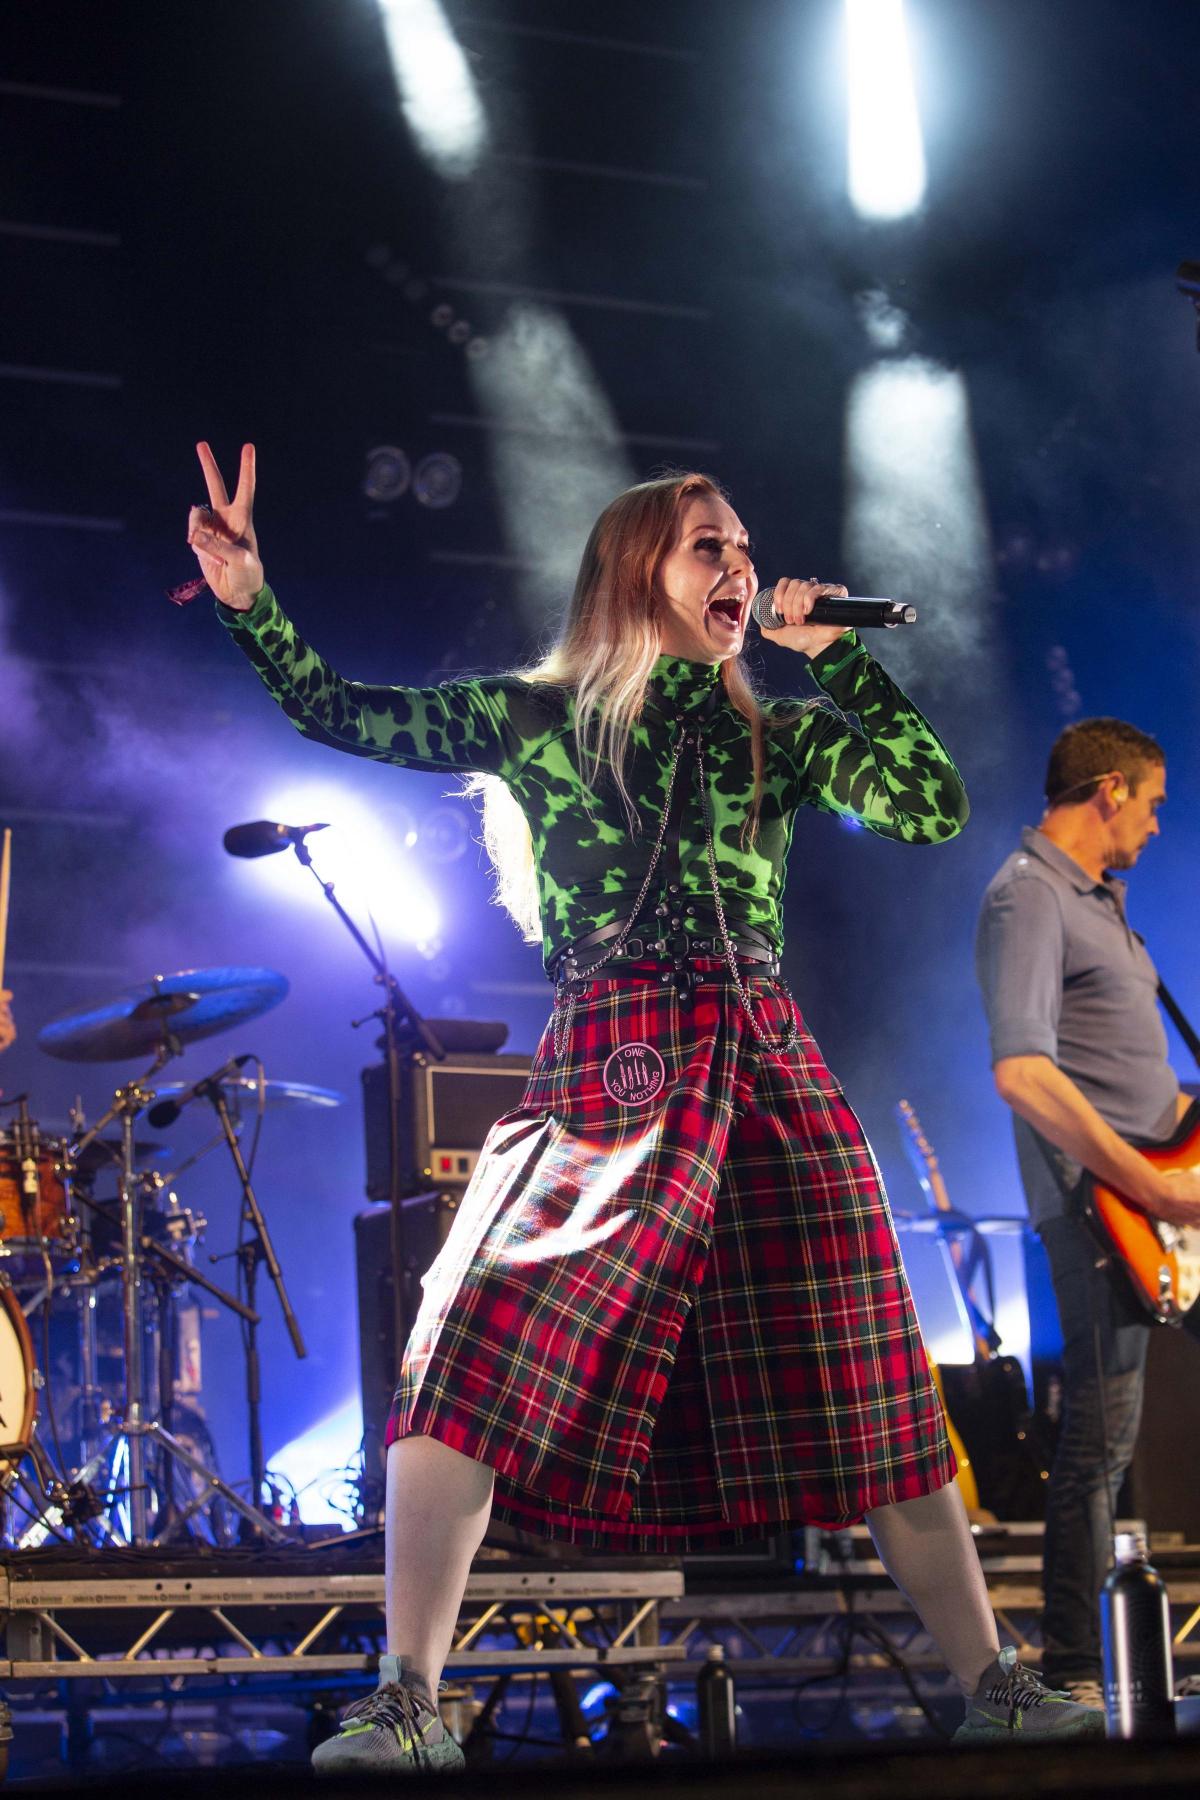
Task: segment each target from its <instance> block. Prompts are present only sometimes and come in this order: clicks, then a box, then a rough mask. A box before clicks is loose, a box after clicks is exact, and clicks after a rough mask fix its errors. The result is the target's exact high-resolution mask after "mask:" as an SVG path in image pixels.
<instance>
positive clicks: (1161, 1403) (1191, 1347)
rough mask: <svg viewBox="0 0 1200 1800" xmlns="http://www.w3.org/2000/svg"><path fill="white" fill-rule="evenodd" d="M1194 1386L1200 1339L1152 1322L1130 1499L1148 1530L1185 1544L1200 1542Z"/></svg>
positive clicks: (1199, 1442) (1199, 1380) (1199, 1379)
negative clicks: (1144, 1397)
mask: <svg viewBox="0 0 1200 1800" xmlns="http://www.w3.org/2000/svg"><path fill="white" fill-rule="evenodd" d="M1198 1304H1200V1302H1198ZM1198 1389H1200V1344H1197V1343H1196V1341H1195V1339H1194V1338H1193V1337H1192V1334H1191V1332H1190V1331H1182V1330H1178V1329H1176V1328H1174V1327H1172V1326H1170V1325H1156V1326H1155V1327H1154V1329H1153V1330H1152V1331H1151V1333H1150V1344H1149V1347H1148V1350H1147V1353H1146V1399H1145V1405H1144V1407H1143V1411H1142V1428H1141V1431H1140V1432H1139V1434H1138V1441H1137V1449H1136V1450H1135V1451H1134V1456H1133V1467H1132V1468H1131V1469H1130V1471H1129V1504H1130V1507H1131V1510H1132V1512H1133V1515H1134V1517H1136V1518H1139V1519H1145V1521H1146V1525H1147V1528H1148V1529H1149V1530H1150V1531H1151V1532H1153V1533H1155V1534H1157V1535H1159V1536H1166V1535H1169V1536H1170V1537H1172V1538H1174V1539H1175V1540H1176V1541H1177V1542H1181V1543H1186V1544H1200V1429H1198V1416H1200V1406H1198V1405H1197V1401H1196V1394H1197V1390H1198Z"/></svg>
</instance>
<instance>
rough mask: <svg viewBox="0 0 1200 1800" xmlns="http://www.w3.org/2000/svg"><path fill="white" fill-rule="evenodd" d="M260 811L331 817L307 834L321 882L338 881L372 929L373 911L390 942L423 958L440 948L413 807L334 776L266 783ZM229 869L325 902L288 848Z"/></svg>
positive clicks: (289, 817)
mask: <svg viewBox="0 0 1200 1800" xmlns="http://www.w3.org/2000/svg"><path fill="white" fill-rule="evenodd" d="M259 813H260V816H261V817H262V818H265V819H279V820H282V821H283V822H284V823H285V824H288V825H307V824H308V823H309V822H310V821H312V820H316V819H326V820H328V821H329V829H328V830H327V831H321V832H319V833H317V834H316V835H315V836H314V837H312V838H310V839H309V840H308V847H309V849H310V850H311V852H312V859H313V866H314V868H315V869H316V870H317V872H318V874H319V875H320V876H321V879H322V880H323V881H332V882H333V884H334V888H335V890H336V893H337V897H338V899H339V900H340V901H341V903H342V905H343V906H344V907H345V908H346V910H347V912H349V913H350V915H351V917H352V918H354V919H355V921H356V922H357V923H358V925H359V927H360V928H361V929H363V930H364V931H366V930H367V915H368V913H369V914H370V916H371V917H372V918H373V919H374V920H375V922H376V924H377V925H378V927H379V930H380V933H381V934H382V937H383V941H384V945H385V947H386V946H388V945H389V944H394V943H396V942H400V943H404V944H411V945H413V946H414V947H415V948H416V949H417V950H418V951H419V952H420V953H421V955H423V956H426V957H430V956H434V955H436V954H437V952H438V951H439V950H440V948H441V938H440V932H441V915H440V913H439V910H438V906H437V903H436V901H435V900H434V898H433V895H432V894H431V893H430V891H429V888H428V887H427V885H426V884H425V882H424V880H423V879H422V877H421V874H420V872H419V866H418V864H417V863H416V861H415V859H414V857H413V855H412V851H413V850H414V848H415V847H416V844H417V836H418V833H417V828H416V825H415V822H414V821H413V819H412V817H411V815H410V814H408V813H407V812H406V811H404V810H400V811H399V812H395V811H393V809H391V808H388V809H386V810H385V811H383V812H381V811H380V810H379V809H377V808H375V807H373V806H371V805H369V804H368V803H367V801H365V800H364V799H362V798H361V796H359V795H357V794H356V793H355V792H354V791H353V789H352V788H349V787H346V786H342V785H341V784H339V783H336V782H323V783H322V782H317V783H313V782H305V783H303V784H300V785H291V786H284V787H279V788H275V789H269V790H267V792H266V794H265V796H264V798H263V800H262V802H261V806H260V808H259ZM231 868H232V869H233V870H234V871H236V872H237V875H238V877H239V878H240V879H242V880H246V881H253V882H255V883H257V884H259V885H260V887H261V886H263V885H264V884H267V883H270V884H271V891H272V892H273V893H274V894H276V895H278V897H279V899H280V900H281V901H288V902H289V903H294V904H296V905H303V906H306V907H310V908H311V907H313V906H320V905H321V904H322V901H321V897H320V895H319V893H318V892H317V888H316V884H315V882H314V881H313V880H312V877H311V876H309V875H306V874H305V873H304V872H303V871H302V870H300V869H298V868H297V867H296V863H295V858H294V857H293V856H292V855H290V854H286V853H285V854H283V855H280V856H272V857H264V858H262V859H259V860H256V861H254V862H245V863H242V862H238V863H234V864H232V865H231ZM367 934H368V936H369V935H370V933H369V931H368V933H367Z"/></svg>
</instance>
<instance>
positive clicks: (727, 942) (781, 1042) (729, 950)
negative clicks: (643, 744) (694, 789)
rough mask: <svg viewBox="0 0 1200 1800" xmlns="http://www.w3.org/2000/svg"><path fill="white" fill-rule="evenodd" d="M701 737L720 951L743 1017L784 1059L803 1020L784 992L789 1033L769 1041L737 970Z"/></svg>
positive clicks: (700, 770) (703, 808)
mask: <svg viewBox="0 0 1200 1800" xmlns="http://www.w3.org/2000/svg"><path fill="white" fill-rule="evenodd" d="M702 735H703V734H702V733H701V732H699V731H697V733H696V779H697V782H698V783H699V787H700V816H701V818H702V819H703V820H704V842H705V845H706V847H707V849H708V878H709V881H710V882H711V884H712V897H713V906H714V907H715V908H716V913H717V924H718V925H719V926H720V928H721V948H722V949H723V950H724V952H725V966H726V967H727V968H728V970H729V976H730V980H731V981H732V982H733V985H734V988H735V989H736V991H737V997H738V1003H739V1005H740V1006H741V1009H742V1011H743V1013H744V1014H745V1015H746V1019H747V1022H748V1024H749V1026H750V1029H751V1031H752V1032H753V1033H754V1035H755V1037H756V1038H757V1039H758V1041H759V1043H760V1044H761V1045H762V1047H763V1049H764V1050H769V1051H771V1052H772V1054H773V1055H779V1056H782V1055H785V1054H786V1053H787V1052H788V1051H789V1050H794V1049H795V1047H796V1043H797V1041H798V1039H799V1037H800V1020H799V1018H798V1017H797V1015H796V1002H795V1001H794V1000H793V999H792V996H791V994H790V993H789V992H788V989H787V988H784V990H783V992H784V994H785V995H786V997H787V1003H788V1022H787V1029H786V1030H785V1031H784V1034H783V1036H782V1037H781V1038H780V1039H778V1041H776V1040H775V1039H773V1038H771V1037H768V1035H767V1033H766V1032H765V1031H764V1030H763V1029H762V1027H761V1025H760V1024H759V1022H758V1020H757V1019H756V1018H755V1016H754V1003H753V1001H752V1000H751V998H750V990H749V989H748V988H747V987H746V985H745V983H744V982H743V980H742V972H741V970H740V969H739V968H738V960H737V951H736V950H735V949H734V947H733V940H732V939H731V938H730V935H729V926H728V924H727V923H726V921H725V906H724V902H723V901H722V899H721V884H720V882H719V880H718V879H717V849H716V845H715V844H714V843H713V829H712V808H711V807H710V806H709V803H708V780H707V777H706V776H705V773H704V746H703V743H702V741H701V740H702Z"/></svg>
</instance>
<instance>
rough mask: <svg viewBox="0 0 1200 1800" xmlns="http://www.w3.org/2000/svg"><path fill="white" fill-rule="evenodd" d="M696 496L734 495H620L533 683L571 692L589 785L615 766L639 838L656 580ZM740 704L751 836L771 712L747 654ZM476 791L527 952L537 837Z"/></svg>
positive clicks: (692, 482) (652, 488)
mask: <svg viewBox="0 0 1200 1800" xmlns="http://www.w3.org/2000/svg"><path fill="white" fill-rule="evenodd" d="M694 494H712V495H714V496H715V497H716V498H718V499H721V500H724V499H725V498H726V495H725V493H724V490H723V489H722V488H721V487H720V485H719V484H718V483H717V482H716V481H714V480H713V478H712V477H711V476H710V475H703V474H700V473H698V472H696V471H692V472H690V473H687V474H681V475H670V476H665V477H663V478H661V479H659V480H657V481H643V482H640V483H639V484H638V486H637V487H631V488H627V489H626V490H625V492H624V493H623V494H618V495H617V498H616V499H615V500H613V501H612V502H611V503H610V504H609V505H608V506H606V507H605V509H604V511H603V512H602V513H601V514H600V517H599V518H598V519H597V520H596V523H595V524H594V525H593V527H592V530H591V534H590V536H589V537H588V541H587V544H586V545H585V547H584V552H583V557H582V559H581V561H580V564H579V574H578V576H577V577H576V581H575V591H574V593H573V594H572V595H571V600H570V604H569V606H568V607H567V613H566V618H565V619H564V621H563V626H562V630H561V632H560V633H559V636H558V639H557V641H556V642H555V644H554V645H553V647H552V648H551V650H550V651H549V653H548V654H547V655H546V656H544V657H543V658H542V660H541V661H540V662H539V663H536V664H535V665H534V666H533V667H532V668H529V669H524V670H522V671H521V672H520V673H521V674H522V676H523V678H524V679H525V680H526V681H531V682H545V683H546V684H548V685H553V686H558V687H565V688H569V689H571V690H573V692H574V696H575V742H576V749H577V752H578V757H579V769H580V773H581V775H582V777H583V781H584V784H585V787H587V788H591V787H592V785H593V784H594V782H595V781H596V778H597V776H598V774H599V772H600V769H601V767H602V765H607V767H608V769H609V771H610V773H611V776H612V780H613V783H614V785H615V786H616V789H617V792H618V793H619V794H620V796H621V799H622V802H623V803H624V806H625V811H626V814H627V816H628V818H629V826H630V831H631V833H636V832H637V831H638V830H639V829H640V828H641V821H640V819H639V818H638V813H637V809H636V807H635V806H634V804H633V801H632V799H631V798H630V795H629V790H628V788H627V787H626V785H625V760H626V755H627V753H628V749H629V734H630V730H631V728H632V726H633V724H634V722H635V720H636V719H637V718H638V716H639V714H640V713H641V710H642V705H643V702H644V700H645V697H646V683H647V681H648V680H649V678H650V671H651V669H652V668H653V667H654V664H655V662H656V661H657V660H658V657H659V655H660V646H661V639H662V603H661V600H660V598H659V593H658V587H657V583H656V579H655V578H656V576H657V574H658V570H659V566H660V564H661V563H662V560H663V558H664V557H665V556H666V554H667V552H668V551H669V550H670V548H671V546H672V544H673V542H674V539H675V534H676V528H677V522H678V519H679V513H680V510H681V508H682V507H683V505H684V504H685V502H686V501H688V500H690V499H691V498H692V496H693V495H694ZM721 680H722V682H723V683H724V686H725V692H726V694H727V695H728V697H729V700H730V703H731V704H732V705H733V706H734V707H735V708H736V710H737V711H738V712H739V713H741V714H742V716H743V718H745V719H747V720H748V721H749V724H750V744H751V755H752V759H753V770H754V793H753V798H752V801H751V807H750V813H749V817H748V819H747V821H746V830H745V836H746V839H747V841H751V842H752V841H753V839H754V836H755V834H756V831H757V827H758V813H759V806H760V803H761V799H762V783H763V714H762V710H761V708H760V707H759V704H758V702H757V700H756V699H755V697H754V692H753V689H752V688H751V685H750V681H749V677H748V675H747V673H746V670H745V668H744V666H743V663H742V659H741V657H740V656H737V657H730V658H728V659H727V660H726V661H725V662H723V663H722V665H721ZM465 789H466V792H468V793H470V794H474V795H477V796H479V797H480V798H481V799H482V803H483V842H484V847H485V849H486V850H487V853H488V856H489V858H490V859H491V863H492V867H493V870H494V871H495V878H496V885H495V896H494V897H495V899H496V901H497V903H498V904H499V905H501V906H503V907H504V908H505V909H506V910H507V911H508V912H509V913H510V914H511V915H512V917H513V919H514V920H515V921H516V924H517V927H518V929H519V930H520V931H521V934H522V936H523V937H524V938H525V939H526V941H527V942H529V943H537V942H539V941H540V938H541V916H540V908H539V903H538V891H537V879H536V872H535V868H534V860H533V839H532V836H531V834H530V830H529V825H528V823H527V821H526V819H525V815H524V814H523V813H522V811H521V809H520V807H519V806H518V805H517V802H516V801H515V799H514V798H513V796H512V794H511V793H510V792H509V790H508V788H507V787H506V786H505V785H504V783H503V781H501V780H500V779H499V778H498V777H497V776H494V775H472V776H469V777H468V779H467V781H466V783H465Z"/></svg>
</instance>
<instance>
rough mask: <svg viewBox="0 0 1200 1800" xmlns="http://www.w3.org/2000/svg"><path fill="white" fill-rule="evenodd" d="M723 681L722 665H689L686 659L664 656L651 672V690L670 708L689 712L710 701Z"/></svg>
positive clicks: (697, 663)
mask: <svg viewBox="0 0 1200 1800" xmlns="http://www.w3.org/2000/svg"><path fill="white" fill-rule="evenodd" d="M720 679H721V665H720V663H719V662H715V663H705V662H689V661H688V660H687V658H686V657H683V656H660V657H659V659H658V661H657V662H656V663H655V665H654V667H653V668H652V669H651V671H650V682H649V686H650V691H651V693H653V694H655V695H657V696H658V698H659V699H661V700H665V701H666V702H667V704H668V705H670V706H677V707H679V708H681V709H682V710H685V711H686V710H687V709H689V708H691V707H692V706H695V705H696V704H697V703H698V702H699V701H701V700H706V699H707V698H708V696H709V695H710V694H711V693H712V690H713V688H714V687H715V686H716V685H717V683H718V681H720Z"/></svg>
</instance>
